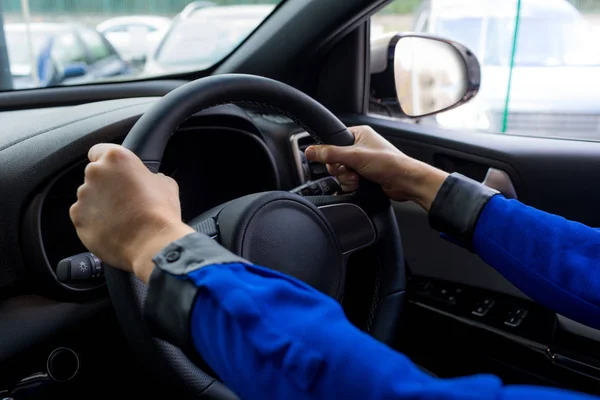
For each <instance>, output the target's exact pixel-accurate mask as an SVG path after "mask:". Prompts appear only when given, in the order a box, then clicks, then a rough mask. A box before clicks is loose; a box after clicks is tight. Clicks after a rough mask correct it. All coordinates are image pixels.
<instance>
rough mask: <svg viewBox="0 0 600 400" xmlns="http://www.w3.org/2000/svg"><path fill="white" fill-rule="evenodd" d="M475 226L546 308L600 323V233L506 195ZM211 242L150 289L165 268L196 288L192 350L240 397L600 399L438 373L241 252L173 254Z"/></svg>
mask: <svg viewBox="0 0 600 400" xmlns="http://www.w3.org/2000/svg"><path fill="white" fill-rule="evenodd" d="M475 222H476V224H475V226H474V229H473V232H472V238H471V240H472V249H473V250H474V251H475V252H476V253H477V254H479V255H480V256H481V258H482V259H483V260H484V261H485V262H486V263H488V264H489V265H491V266H493V267H494V268H496V269H497V270H498V271H499V272H501V273H502V274H503V275H504V276H505V277H507V278H508V279H509V280H510V281H511V282H513V283H514V284H515V285H516V286H517V287H519V288H520V289H522V290H523V291H524V292H525V293H526V294H528V295H529V296H530V297H531V298H533V299H534V300H536V301H538V302H539V303H540V304H542V305H544V306H546V307H548V308H551V309H554V310H556V311H557V312H559V313H561V314H563V315H565V316H567V317H569V318H572V319H574V320H577V321H580V322H582V323H584V324H587V325H590V326H592V327H596V328H600V276H599V274H600V269H599V268H598V260H600V232H599V231H597V230H595V229H592V228H589V227H587V226H585V225H582V224H580V223H576V222H571V221H568V220H566V219H564V218H561V217H558V216H555V215H551V214H547V213H545V212H542V211H538V210H536V209H533V208H530V207H527V206H525V205H523V204H521V203H520V202H518V201H515V200H507V199H505V198H504V197H502V196H500V195H496V196H493V197H491V199H489V201H487V202H486V204H484V205H483V206H482V210H481V211H480V213H479V215H478V218H477V219H476V220H475ZM209 242H212V241H211V240H210V239H208V238H207V237H206V236H204V235H202V234H199V233H195V234H191V235H188V236H186V237H185V238H183V239H181V240H180V241H178V242H174V243H172V244H171V245H169V246H168V247H167V248H165V249H164V250H163V251H162V252H161V253H159V255H157V257H155V259H154V260H155V263H156V264H157V267H158V268H155V271H154V272H153V278H151V281H150V291H152V289H153V285H154V287H155V290H157V289H156V288H159V287H160V286H161V285H160V283H153V280H155V281H156V282H158V278H156V277H155V275H157V274H162V275H165V272H166V275H169V276H177V279H179V280H183V281H186V282H188V283H193V285H194V289H195V290H196V297H195V300H194V303H193V308H192V310H191V319H190V321H189V330H190V332H191V342H192V343H191V346H192V347H193V348H194V349H195V351H197V352H198V353H199V354H200V355H201V356H202V358H203V359H204V360H205V361H206V363H207V364H208V365H209V366H210V367H211V368H212V369H213V370H214V371H215V372H216V374H218V376H219V377H220V378H221V379H222V380H223V381H224V382H225V384H226V385H227V386H228V387H229V388H231V389H232V390H233V391H234V392H235V393H236V394H238V396H240V397H241V398H242V399H264V400H269V399H273V400H275V399H277V400H279V399H287V400H296V399H495V400H497V399H533V398H535V399H538V398H544V399H565V400H566V399H588V398H592V397H590V396H587V395H583V394H577V393H573V392H568V391H563V390H558V389H554V388H543V387H533V386H510V385H508V386H505V385H503V384H502V382H501V380H500V379H499V378H498V377H495V376H492V375H475V376H469V377H463V378H456V379H439V378H436V377H432V376H430V375H427V374H426V373H424V372H422V371H421V370H420V369H419V368H418V367H416V366H415V365H414V364H413V363H412V362H411V361H410V360H409V359H408V358H407V357H405V356H404V355H402V354H400V353H398V352H396V351H394V350H393V349H391V348H389V347H388V346H386V345H384V344H382V343H380V342H378V341H377V340H375V339H373V338H372V337H370V336H369V335H368V334H366V333H364V332H362V331H360V330H359V329H357V328H356V327H354V326H353V325H352V324H351V323H350V322H349V321H348V320H347V319H346V317H345V315H344V312H343V310H342V308H341V306H340V304H338V303H337V302H336V301H335V300H333V299H331V298H329V297H327V296H326V295H324V294H322V293H321V292H319V291H317V290H315V289H313V288H312V287H310V286H308V285H306V284H304V283H303V282H300V281H298V280H296V279H294V278H292V277H289V276H286V275H283V274H281V273H278V272H276V271H273V270H271V269H267V268H263V267H260V266H257V265H252V264H250V263H248V262H246V261H244V260H242V259H237V258H236V257H235V256H231V257H230V258H228V257H225V258H221V259H217V260H214V259H213V261H210V262H209V263H208V264H209V265H207V264H206V262H204V261H203V260H202V259H198V257H194V256H193V255H192V256H191V257H187V258H186V257H181V258H180V259H179V261H178V263H179V265H180V266H179V267H178V268H174V269H173V268H171V269H169V267H168V266H167V264H168V261H166V260H167V258H168V257H167V255H168V254H169V253H172V252H173V251H174V249H176V250H177V251H183V253H181V254H185V251H187V250H189V249H194V248H198V247H205V248H206V247H207V246H215V245H214V244H210V243H209ZM213 243H214V242H213ZM188 253H190V252H188ZM191 253H193V251H192V252H191ZM171 258H173V257H171ZM203 262H204V264H202V263H203ZM182 263H183V265H184V268H181V264H182ZM194 265H196V266H198V267H202V268H193V267H192V266H194ZM157 271H158V272H157ZM154 319H155V321H154V324H159V323H160V321H156V319H157V318H154ZM150 325H151V326H152V323H151V324H150Z"/></svg>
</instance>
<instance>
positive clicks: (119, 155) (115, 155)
mask: <svg viewBox="0 0 600 400" xmlns="http://www.w3.org/2000/svg"><path fill="white" fill-rule="evenodd" d="M125 157H126V154H125V151H124V150H123V148H122V147H120V146H115V147H111V148H110V149H108V150H106V153H104V158H105V159H106V160H107V161H108V162H119V161H120V160H122V159H124V158H125Z"/></svg>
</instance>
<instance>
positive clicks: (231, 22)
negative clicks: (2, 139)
mask: <svg viewBox="0 0 600 400" xmlns="http://www.w3.org/2000/svg"><path fill="white" fill-rule="evenodd" d="M283 1H284V0H210V1H206V0H147V1H144V0H85V1H74V0H0V17H1V18H0V92H1V91H6V90H19V89H25V88H27V89H29V88H36V87H38V88H39V87H47V86H55V85H66V84H82V82H83V80H81V79H79V80H73V79H71V80H62V81H58V80H47V79H38V78H39V77H38V75H39V73H38V72H39V71H38V70H39V69H40V65H46V64H47V62H46V61H47V57H46V55H45V54H44V50H45V47H44V46H45V45H46V44H47V42H48V38H50V37H52V36H53V35H54V34H55V33H56V32H59V31H65V30H68V29H71V28H74V29H77V31H78V32H79V33H78V34H77V35H78V37H79V40H80V41H81V42H83V46H84V49H85V50H84V51H85V52H87V54H89V58H91V59H92V61H91V62H97V61H99V60H103V59H107V57H110V58H111V63H110V64H111V65H110V68H109V67H107V68H97V69H95V70H94V74H91V75H89V76H87V77H86V80H85V82H86V83H87V82H90V83H92V82H93V80H99V81H106V80H107V79H109V80H117V81H126V80H134V79H138V78H141V79H146V78H148V77H154V76H161V75H167V74H168V75H172V74H177V73H185V72H192V71H200V70H204V69H207V68H209V67H211V66H213V65H214V64H216V63H218V62H220V61H221V60H222V59H223V58H224V57H226V56H227V55H229V54H230V53H231V52H232V51H235V49H236V47H237V46H238V45H240V43H241V42H243V41H244V40H245V39H246V38H247V37H248V36H249V35H250V34H252V32H253V31H254V30H255V29H256V28H257V27H258V26H259V25H260V24H261V23H262V22H263V21H264V20H265V19H266V18H267V17H268V16H269V14H270V13H272V12H273V11H274V10H275V8H276V7H277V5H278V4H279V3H281V2H283ZM324 1H327V0H324ZM24 4H27V5H28V7H23V5H24ZM103 39H104V40H103ZM79 50H80V49H78V50H77V51H79ZM52 51H53V52H54V53H56V54H58V55H60V58H61V59H63V58H68V57H67V56H68V54H69V52H71V50H69V49H52ZM45 57H46V58H45Z"/></svg>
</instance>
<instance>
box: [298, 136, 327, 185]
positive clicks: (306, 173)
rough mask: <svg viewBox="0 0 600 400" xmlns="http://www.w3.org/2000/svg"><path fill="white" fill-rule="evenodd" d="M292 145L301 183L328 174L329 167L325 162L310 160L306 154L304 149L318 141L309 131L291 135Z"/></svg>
mask: <svg viewBox="0 0 600 400" xmlns="http://www.w3.org/2000/svg"><path fill="white" fill-rule="evenodd" d="M290 142H291V145H292V154H293V155H294V163H295V164H296V171H297V174H298V179H299V182H300V184H303V183H306V182H308V181H310V180H316V179H319V178H322V177H324V176H326V175H327V169H326V168H325V166H324V165H323V164H320V163H314V162H308V161H307V160H306V157H305V156H304V150H306V148H307V147H308V146H311V145H313V144H315V143H316V141H315V140H314V139H313V138H312V137H311V136H310V135H309V134H308V132H299V133H296V134H293V135H291V136H290Z"/></svg>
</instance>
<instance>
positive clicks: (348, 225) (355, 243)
mask: <svg viewBox="0 0 600 400" xmlns="http://www.w3.org/2000/svg"><path fill="white" fill-rule="evenodd" d="M306 199H307V200H308V201H310V202H311V203H313V204H315V205H316V206H317V207H318V208H319V210H320V211H321V212H322V213H323V215H325V217H326V218H327V220H328V221H329V223H330V224H331V227H332V228H333V230H334V231H335V234H336V236H337V238H338V241H339V243H340V247H341V249H342V253H343V255H344V258H346V259H347V258H348V257H349V256H350V255H351V254H352V253H355V252H357V251H358V250H361V249H364V248H366V247H369V246H372V245H374V244H375V243H376V242H377V239H378V236H377V230H376V229H375V224H373V221H371V217H370V216H369V214H368V213H367V210H365V209H364V208H363V207H361V203H362V202H361V201H360V199H358V198H357V197H356V196H355V195H353V194H345V195H338V196H311V197H306Z"/></svg>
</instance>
